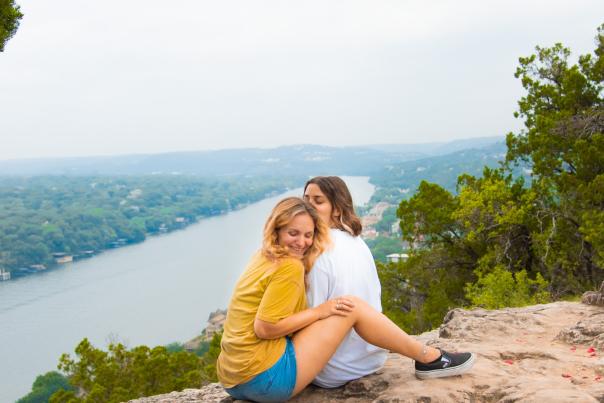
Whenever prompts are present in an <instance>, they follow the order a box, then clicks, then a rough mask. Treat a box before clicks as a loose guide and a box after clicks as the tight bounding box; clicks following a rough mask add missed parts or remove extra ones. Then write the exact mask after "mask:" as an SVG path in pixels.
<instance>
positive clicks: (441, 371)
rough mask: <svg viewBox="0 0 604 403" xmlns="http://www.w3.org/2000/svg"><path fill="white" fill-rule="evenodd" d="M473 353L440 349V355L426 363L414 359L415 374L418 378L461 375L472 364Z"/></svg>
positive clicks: (474, 358) (473, 359) (474, 357)
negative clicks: (450, 351) (449, 351)
mask: <svg viewBox="0 0 604 403" xmlns="http://www.w3.org/2000/svg"><path fill="white" fill-rule="evenodd" d="M475 360H476V356H475V355H474V353H447V352H446V351H445V350H440V357H439V358H437V359H436V360H434V361H432V362H429V363H427V364H422V363H421V362H419V361H415V376H416V377H418V378H419V379H430V378H444V377H446V376H454V375H461V374H463V373H466V372H468V371H469V370H470V368H472V365H474V361H475Z"/></svg>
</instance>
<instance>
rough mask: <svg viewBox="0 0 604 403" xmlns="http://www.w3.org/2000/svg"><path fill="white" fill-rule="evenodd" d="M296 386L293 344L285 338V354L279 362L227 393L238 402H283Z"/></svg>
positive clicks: (228, 390) (229, 389) (227, 389)
mask: <svg viewBox="0 0 604 403" xmlns="http://www.w3.org/2000/svg"><path fill="white" fill-rule="evenodd" d="M295 386H296V352H295V350H294V343H292V341H291V339H290V338H289V337H286V346H285V352H284V353H283V355H282V356H281V358H279V361H277V362H276V363H275V365H273V366H272V367H270V368H269V369H267V370H266V371H264V372H261V373H259V374H258V375H256V376H255V377H254V378H252V379H251V380H249V381H247V382H246V383H242V384H241V385H237V386H234V387H232V388H225V390H226V391H227V393H228V394H229V395H231V396H232V397H234V398H235V399H239V400H251V401H254V402H284V401H286V400H287V399H289V398H290V397H291V395H292V392H293V391H294V387H295Z"/></svg>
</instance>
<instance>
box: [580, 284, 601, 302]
mask: <svg viewBox="0 0 604 403" xmlns="http://www.w3.org/2000/svg"><path fill="white" fill-rule="evenodd" d="M581 302H582V303H584V304H587V305H599V306H604V281H603V282H602V284H601V285H600V289H599V290H598V291H586V292H584V293H583V295H582V296H581Z"/></svg>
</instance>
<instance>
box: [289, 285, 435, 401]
mask: <svg viewBox="0 0 604 403" xmlns="http://www.w3.org/2000/svg"><path fill="white" fill-rule="evenodd" d="M346 298H348V299H352V300H353V301H354V304H355V309H354V311H353V312H352V313H351V314H350V315H348V316H335V315H334V316H330V317H328V318H326V319H323V320H319V321H317V322H314V323H313V324H311V325H309V326H307V327H305V328H304V329H302V330H300V331H299V332H298V333H296V335H295V336H294V338H293V342H294V347H295V350H296V363H297V368H298V370H297V378H296V387H295V388H294V392H293V394H294V395H296V394H298V393H300V392H301V391H302V390H303V389H304V388H305V387H306V386H307V385H308V384H310V383H311V382H312V380H313V379H314V378H315V376H317V374H318V373H319V372H320V371H321V369H323V367H324V366H325V364H327V362H328V361H329V359H330V358H331V356H332V355H333V354H334V353H335V351H336V349H337V348H338V346H339V345H340V343H341V342H342V340H343V339H344V337H345V336H346V334H347V333H348V331H349V330H350V329H352V328H353V327H354V330H355V331H356V332H357V333H358V334H359V336H361V337H362V338H363V339H364V340H365V341H367V342H368V343H371V344H373V345H376V346H378V347H381V348H384V349H387V350H390V351H394V352H396V353H399V354H402V355H405V356H407V357H410V358H412V359H414V360H417V361H420V362H430V361H433V360H435V359H437V358H438V357H439V356H440V352H439V351H438V350H436V349H434V348H432V347H426V350H425V354H424V353H423V349H424V345H423V344H422V343H420V342H418V341H417V340H415V339H414V338H412V337H411V336H409V335H408V334H407V333H405V332H404V331H403V330H402V329H400V328H399V327H398V326H396V325H395V324H394V323H392V321H391V320H390V319H388V318H387V317H386V316H385V315H383V314H382V313H380V312H378V311H376V310H375V309H373V308H372V307H371V306H369V305H368V304H367V303H366V302H365V301H363V300H361V299H359V298H356V297H348V296H347V297H346Z"/></svg>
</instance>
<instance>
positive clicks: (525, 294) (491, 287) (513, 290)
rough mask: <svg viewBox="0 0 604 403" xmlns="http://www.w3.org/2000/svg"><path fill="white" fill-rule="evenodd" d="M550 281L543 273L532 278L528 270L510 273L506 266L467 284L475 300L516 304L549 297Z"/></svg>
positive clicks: (489, 305)
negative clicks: (545, 278)
mask: <svg viewBox="0 0 604 403" xmlns="http://www.w3.org/2000/svg"><path fill="white" fill-rule="evenodd" d="M548 286H549V284H548V283H547V281H545V280H544V279H543V277H542V276H541V274H539V273H537V277H536V278H535V279H534V280H532V279H530V278H529V277H528V275H527V273H526V271H525V270H522V271H519V272H516V273H511V272H510V271H508V270H507V269H506V268H505V267H503V266H497V267H496V268H495V269H494V270H493V271H492V272H490V273H489V274H487V275H486V276H484V277H481V278H479V279H478V281H477V282H476V283H475V284H468V285H467V288H466V291H467V297H468V299H469V300H470V301H471V302H472V304H474V305H477V306H481V307H483V308H486V309H499V308H504V307H508V306H510V307H517V306H525V305H532V304H541V303H547V302H549V301H550V293H549V291H548Z"/></svg>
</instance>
